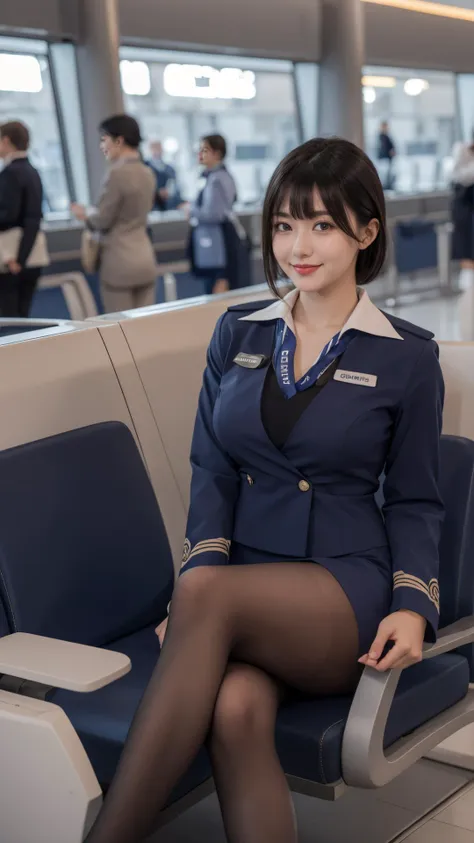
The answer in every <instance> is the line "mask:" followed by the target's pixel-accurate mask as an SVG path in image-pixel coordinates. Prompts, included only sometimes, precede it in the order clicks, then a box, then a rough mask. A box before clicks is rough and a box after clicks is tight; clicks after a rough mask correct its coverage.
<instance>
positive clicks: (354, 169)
mask: <svg viewBox="0 0 474 843" xmlns="http://www.w3.org/2000/svg"><path fill="white" fill-rule="evenodd" d="M314 189H316V190H318V191H319V193H320V195H321V200H322V202H323V204H324V206H325V208H326V210H327V212H328V214H330V216H331V217H332V218H333V220H334V222H335V224H336V225H337V227H338V228H340V229H341V231H343V232H344V234H347V235H348V236H349V237H352V238H354V239H355V240H356V239H357V237H356V234H355V232H354V231H353V230H352V226H351V224H350V222H349V218H348V216H347V210H348V209H349V210H351V211H353V213H354V214H355V216H356V218H357V220H358V222H359V224H360V225H367V224H368V223H369V222H370V220H372V219H376V220H378V222H379V226H380V227H379V232H378V234H377V237H376V238H375V240H374V242H373V243H372V244H371V245H370V246H368V248H367V249H364V250H363V249H361V250H360V252H359V255H358V257H357V264H356V280H357V283H358V284H368V283H369V282H370V281H373V280H374V278H376V276H377V275H378V274H379V272H380V270H381V269H382V267H383V265H384V262H385V256H386V251H387V222H386V212H385V197H384V193H383V188H382V185H381V182H380V179H379V176H378V173H377V170H376V169H375V167H374V165H373V164H372V162H371V160H370V159H369V158H368V157H367V155H366V154H365V152H362V150H361V149H359V147H357V146H355V144H353V143H350V142H349V141H346V140H343V139H341V138H314V139H313V140H309V141H307V142H306V143H303V144H302V145H301V146H298V147H297V148H296V149H294V150H293V151H292V152H290V153H289V154H288V155H287V156H286V158H284V159H283V161H281V163H280V164H279V165H278V167H277V168H276V170H275V172H274V173H273V176H272V178H271V179H270V184H269V185H268V188H267V192H266V196H265V201H264V204H263V214H262V249H263V264H264V269H265V275H266V278H267V283H268V286H269V287H270V289H271V290H272V291H273V292H274V293H275V294H276V295H278V288H277V284H276V282H277V280H278V278H279V276H280V269H279V266H278V263H277V261H276V259H275V255H274V254H273V226H274V217H275V215H276V214H277V213H278V211H279V210H280V209H281V207H282V204H283V202H284V201H285V199H286V198H289V202H290V213H291V215H292V216H293V217H295V218H296V219H310V218H311V217H312V215H313V211H314V203H313V191H314Z"/></svg>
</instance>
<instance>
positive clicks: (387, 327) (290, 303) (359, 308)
mask: <svg viewBox="0 0 474 843" xmlns="http://www.w3.org/2000/svg"><path fill="white" fill-rule="evenodd" d="M357 292H358V295H359V301H358V304H357V305H356V307H355V308H354V310H353V311H352V313H351V315H350V316H349V319H348V320H347V322H346V323H345V325H344V326H343V328H342V331H341V333H340V334H339V336H342V335H343V334H345V333H346V331H349V330H351V329H353V330H356V331H362V332H363V333H364V334H373V336H375V337H387V338H389V339H394V340H403V337H402V336H400V334H399V333H398V332H397V331H396V330H395V328H394V327H393V325H392V323H391V322H390V321H389V319H387V317H386V316H384V314H383V313H382V311H381V310H379V309H378V307H376V305H375V304H374V303H373V302H372V301H371V299H370V297H369V294H368V293H367V291H366V290H364V289H363V288H362V287H358V288H357ZM298 296H299V290H291V291H290V292H289V293H288V294H287V295H286V296H285V298H283V299H280V300H278V301H275V302H272V303H271V304H270V305H269V306H268V307H265V308H263V310H255V311H254V312H253V313H249V315H248V316H241V317H240V320H239V321H242V322H269V321H271V320H272V319H283V321H284V322H286V324H287V325H288V327H289V328H290V330H291V331H292V332H293V333H295V326H294V322H293V316H292V312H293V308H294V306H295V304H296V302H297V300H298Z"/></svg>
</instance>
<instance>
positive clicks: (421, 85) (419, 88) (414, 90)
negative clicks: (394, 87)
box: [403, 79, 430, 97]
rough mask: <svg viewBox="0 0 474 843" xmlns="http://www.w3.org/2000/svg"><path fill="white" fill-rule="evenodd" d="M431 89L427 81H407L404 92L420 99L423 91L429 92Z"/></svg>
mask: <svg viewBox="0 0 474 843" xmlns="http://www.w3.org/2000/svg"><path fill="white" fill-rule="evenodd" d="M429 87H430V86H429V84H428V82H427V81H426V79H407V81H406V82H405V84H404V86H403V90H404V91H405V93H406V94H408V96H409V97H418V96H419V95H420V94H422V93H423V91H427V90H428V88H429Z"/></svg>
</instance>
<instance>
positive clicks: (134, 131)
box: [99, 114, 142, 149]
mask: <svg viewBox="0 0 474 843" xmlns="http://www.w3.org/2000/svg"><path fill="white" fill-rule="evenodd" d="M99 132H101V134H103V135H110V137H111V138H114V139H115V140H116V139H117V138H123V140H124V143H126V144H127V146H130V147H131V148H132V149H138V147H139V146H140V144H141V142H142V136H141V132H140V126H139V125H138V123H137V121H136V120H135V118H134V117H131V116H130V115H129V114H114V116H113V117H107V119H106V120H102V123H101V124H100V126H99Z"/></svg>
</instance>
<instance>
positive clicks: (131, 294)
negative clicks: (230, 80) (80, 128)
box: [71, 114, 157, 313]
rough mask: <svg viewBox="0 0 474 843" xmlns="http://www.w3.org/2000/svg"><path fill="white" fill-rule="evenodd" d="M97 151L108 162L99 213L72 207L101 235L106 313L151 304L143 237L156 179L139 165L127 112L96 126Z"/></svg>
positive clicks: (150, 267)
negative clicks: (98, 128)
mask: <svg viewBox="0 0 474 843" xmlns="http://www.w3.org/2000/svg"><path fill="white" fill-rule="evenodd" d="M100 133H101V149H102V151H103V153H104V155H105V157H106V158H107V160H108V161H109V163H110V168H109V170H108V173H107V175H106V178H105V181H104V183H103V186H102V191H101V194H100V197H99V201H98V206H97V209H95V210H93V211H91V212H88V211H87V210H86V208H84V206H83V205H78V204H76V203H73V205H72V206H71V210H72V213H73V214H74V216H75V217H76V218H77V219H79V220H83V221H84V222H85V223H86V225H87V227H88V228H89V229H91V230H92V231H97V232H100V234H101V246H100V266H99V274H100V286H101V294H102V300H103V303H104V309H105V312H106V313H113V312H115V311H119V310H130V309H131V308H135V307H145V306H146V305H150V304H153V303H154V301H155V283H156V275H157V268H156V260H155V253H154V250H153V246H152V243H151V241H150V238H149V236H148V233H147V218H148V214H149V212H150V211H151V210H152V208H153V205H154V202H155V194H156V181H155V176H154V174H153V172H152V170H151V169H150V167H147V166H146V164H144V163H143V162H142V159H141V157H140V152H139V146H140V142H141V136H140V127H139V125H138V123H137V121H136V120H135V119H134V118H133V117H130V116H129V115H127V114H120V115H116V116H114V117H109V118H108V119H107V120H104V121H103V123H101V125H100Z"/></svg>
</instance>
